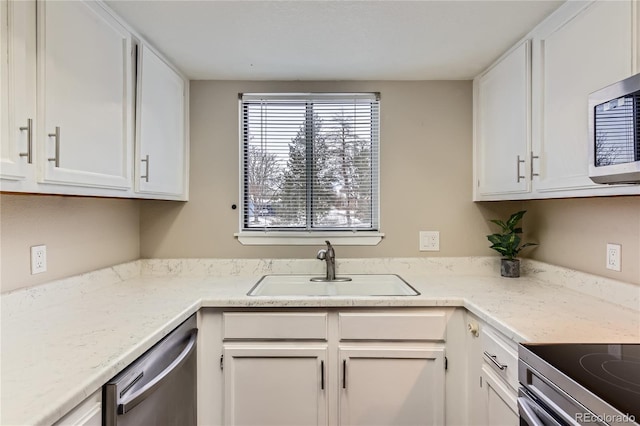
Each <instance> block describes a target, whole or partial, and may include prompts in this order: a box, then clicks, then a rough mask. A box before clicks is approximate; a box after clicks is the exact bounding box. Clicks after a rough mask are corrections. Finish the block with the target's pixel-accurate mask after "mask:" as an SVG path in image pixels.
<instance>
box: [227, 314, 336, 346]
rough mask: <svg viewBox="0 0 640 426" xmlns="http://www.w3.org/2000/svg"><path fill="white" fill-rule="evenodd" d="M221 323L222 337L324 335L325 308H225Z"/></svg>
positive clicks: (318, 337)
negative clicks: (252, 309) (258, 310)
mask: <svg viewBox="0 0 640 426" xmlns="http://www.w3.org/2000/svg"><path fill="white" fill-rule="evenodd" d="M222 324H223V325H222V327H223V334H222V335H223V338H224V339H251V340H256V339H259V340H282V339H296V340H326V339H327V313H326V312H320V313H303V312H299V313H296V312H292V313H287V312H259V313H254V312H225V313H224V314H223V315H222Z"/></svg>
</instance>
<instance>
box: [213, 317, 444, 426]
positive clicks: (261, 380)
mask: <svg viewBox="0 0 640 426" xmlns="http://www.w3.org/2000/svg"><path fill="white" fill-rule="evenodd" d="M447 315H448V311H447V310H444V309H421V310H418V309H403V310H397V309H396V310H390V309H380V310H366V311H364V310H340V311H337V310H329V311H304V312H303V311H298V312H289V311H287V312H269V311H266V312H224V313H222V324H221V329H222V332H221V334H222V337H223V340H222V347H221V352H222V355H223V358H222V360H221V363H220V366H221V368H223V382H224V383H223V389H224V392H223V395H224V396H223V403H222V407H223V408H222V409H223V413H222V423H223V424H225V425H296V426H302V425H442V424H445V349H444V336H445V328H446V317H447ZM300 324H305V328H308V330H309V333H308V334H306V335H305V334H304V333H301V327H300ZM399 324H404V325H406V326H405V327H402V328H399V327H397V326H398V325H399ZM425 328H426V330H425ZM356 330H361V331H362V332H361V333H360V332H358V333H356V334H354V331H356ZM203 397H204V396H203V395H202V396H200V401H202V399H203ZM201 419H204V418H202V417H201ZM211 419H212V420H211V421H212V423H215V419H214V418H213V417H211Z"/></svg>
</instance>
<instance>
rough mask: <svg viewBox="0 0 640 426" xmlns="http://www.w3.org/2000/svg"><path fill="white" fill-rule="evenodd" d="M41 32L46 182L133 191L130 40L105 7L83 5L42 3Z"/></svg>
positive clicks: (42, 139) (41, 132) (42, 140)
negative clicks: (57, 130)
mask: <svg viewBox="0 0 640 426" xmlns="http://www.w3.org/2000/svg"><path fill="white" fill-rule="evenodd" d="M38 32H39V33H38V43H39V49H38V50H39V55H38V70H39V83H40V85H39V87H40V88H39V94H40V98H39V103H40V108H41V115H40V117H41V118H42V119H41V120H40V123H39V127H38V130H39V143H40V146H41V149H40V151H41V152H43V153H46V157H47V158H41V159H40V160H41V167H42V170H43V181H44V182H50V183H59V184H70V185H80V186H96V187H107V188H114V189H127V188H129V187H131V159H132V155H131V154H132V152H133V151H132V146H133V145H132V134H133V131H132V118H133V114H132V100H133V97H132V79H133V78H132V75H133V73H132V68H131V38H130V35H129V33H128V32H127V30H126V29H125V28H124V27H123V26H121V25H120V24H119V23H118V22H117V21H116V20H115V19H114V18H113V17H111V16H110V15H109V14H107V13H106V11H105V10H104V9H103V8H102V7H101V6H100V5H99V4H97V3H92V2H79V1H75V2H74V1H62V2H50V1H47V2H39V3H38ZM56 128H57V129H59V133H58V136H57V137H56V136H54V135H55V134H56Z"/></svg>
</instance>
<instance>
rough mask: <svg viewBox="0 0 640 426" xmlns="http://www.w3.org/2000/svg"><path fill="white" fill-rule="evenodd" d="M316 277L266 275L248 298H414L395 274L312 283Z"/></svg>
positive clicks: (415, 293)
mask: <svg viewBox="0 0 640 426" xmlns="http://www.w3.org/2000/svg"><path fill="white" fill-rule="evenodd" d="M312 278H317V276H316V275H265V276H263V277H262V278H261V279H260V281H258V283H257V284H256V285H255V286H254V287H253V288H252V289H251V290H250V291H249V293H247V295H248V296H270V297H277V296H417V295H419V294H420V292H418V291H417V290H416V289H414V288H413V287H411V286H410V285H409V284H408V283H407V282H406V281H405V280H403V279H402V278H401V277H400V276H398V275H394V274H363V275H349V278H351V281H320V282H318V281H311V279H312Z"/></svg>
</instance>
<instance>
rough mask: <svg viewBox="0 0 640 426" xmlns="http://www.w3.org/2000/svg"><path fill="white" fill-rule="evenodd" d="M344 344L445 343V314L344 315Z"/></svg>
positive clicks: (352, 313)
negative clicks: (442, 341) (353, 341)
mask: <svg viewBox="0 0 640 426" xmlns="http://www.w3.org/2000/svg"><path fill="white" fill-rule="evenodd" d="M338 317H339V325H340V329H339V336H340V339H341V340H444V337H445V331H446V326H447V320H446V314H445V312H444V311H440V310H438V311H434V312H341V313H339V314H338Z"/></svg>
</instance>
